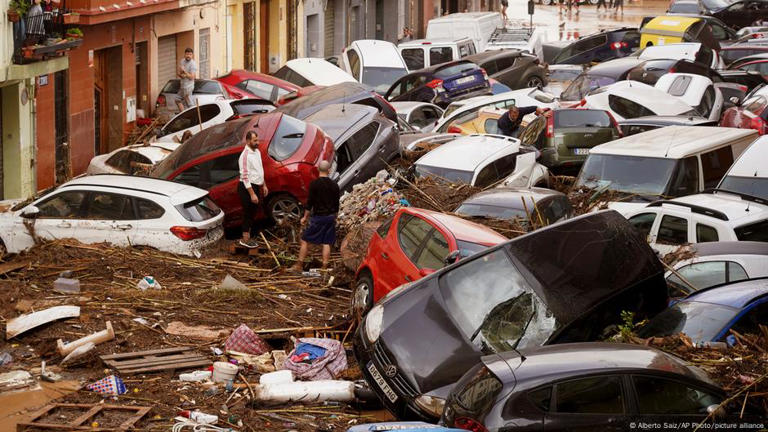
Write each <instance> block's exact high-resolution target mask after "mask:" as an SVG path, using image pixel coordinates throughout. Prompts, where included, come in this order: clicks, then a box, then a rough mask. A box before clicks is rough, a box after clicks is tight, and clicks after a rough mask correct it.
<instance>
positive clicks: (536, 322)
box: [440, 249, 555, 353]
mask: <svg viewBox="0 0 768 432" xmlns="http://www.w3.org/2000/svg"><path fill="white" fill-rule="evenodd" d="M479 289H481V290H482V291H481V292H479V291H478V290H479ZM440 293H441V295H442V296H443V299H444V300H445V304H446V307H447V309H448V313H449V314H450V315H451V316H452V317H453V319H454V322H455V323H456V325H457V327H458V328H459V330H460V331H461V332H462V333H463V334H464V337H466V338H467V340H469V341H470V342H472V343H473V344H475V345H476V346H477V347H478V348H480V349H481V350H482V351H484V352H487V353H490V352H501V351H509V350H513V349H515V348H517V347H518V346H520V347H525V346H526V345H538V344H541V343H543V342H544V341H545V340H546V339H547V337H548V336H549V334H550V333H551V331H552V330H553V329H554V328H555V320H554V318H552V317H550V316H548V314H547V311H546V308H545V307H544V305H543V304H542V303H541V301H540V300H539V298H538V296H536V294H535V293H534V292H533V289H532V288H531V287H530V286H529V285H528V282H527V281H526V280H525V278H524V277H523V276H522V275H521V274H520V273H519V272H518V271H517V268H516V267H515V266H514V264H512V261H510V259H509V257H508V256H507V253H506V252H505V251H504V249H497V250H495V251H493V252H491V253H488V254H485V255H483V256H482V257H479V258H475V259H473V260H471V261H469V262H466V263H464V264H463V265H460V266H458V267H454V268H453V269H452V270H451V271H448V272H445V273H443V276H442V277H441V278H440Z"/></svg>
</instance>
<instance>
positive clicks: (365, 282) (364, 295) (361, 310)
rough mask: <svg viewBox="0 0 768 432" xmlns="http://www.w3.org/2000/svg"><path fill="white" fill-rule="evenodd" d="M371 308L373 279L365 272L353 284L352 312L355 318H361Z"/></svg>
mask: <svg viewBox="0 0 768 432" xmlns="http://www.w3.org/2000/svg"><path fill="white" fill-rule="evenodd" d="M372 307H373V279H372V278H371V274H370V273H368V272H367V271H366V272H365V273H362V274H361V275H360V277H359V278H357V281H356V282H355V291H354V292H353V293H352V312H353V313H354V315H355V316H357V317H362V316H363V315H365V313H366V312H368V311H369V310H370V309H371V308H372Z"/></svg>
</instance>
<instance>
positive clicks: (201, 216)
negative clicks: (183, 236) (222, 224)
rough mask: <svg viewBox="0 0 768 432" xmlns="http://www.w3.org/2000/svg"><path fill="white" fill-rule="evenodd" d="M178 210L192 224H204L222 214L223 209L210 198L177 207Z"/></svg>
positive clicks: (199, 199)
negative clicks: (203, 222)
mask: <svg viewBox="0 0 768 432" xmlns="http://www.w3.org/2000/svg"><path fill="white" fill-rule="evenodd" d="M176 210H178V211H179V213H181V215H182V216H184V219H186V220H188V221H190V222H202V221H206V220H208V219H211V218H213V217H216V216H218V214H219V213H221V209H220V208H219V206H217V205H216V203H215V202H213V201H212V200H211V199H210V198H208V196H204V197H201V198H198V199H196V200H193V201H190V202H188V203H185V204H181V205H177V206H176Z"/></svg>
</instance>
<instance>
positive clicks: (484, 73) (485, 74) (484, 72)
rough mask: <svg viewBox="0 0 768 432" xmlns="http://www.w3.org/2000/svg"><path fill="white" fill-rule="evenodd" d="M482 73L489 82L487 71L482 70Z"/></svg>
mask: <svg viewBox="0 0 768 432" xmlns="http://www.w3.org/2000/svg"><path fill="white" fill-rule="evenodd" d="M480 72H482V73H483V78H484V79H485V80H486V81H488V72H486V71H485V69H483V68H480Z"/></svg>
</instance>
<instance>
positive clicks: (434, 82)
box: [427, 79, 443, 89]
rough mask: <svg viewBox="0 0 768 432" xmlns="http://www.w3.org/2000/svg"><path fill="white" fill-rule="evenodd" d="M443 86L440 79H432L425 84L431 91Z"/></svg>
mask: <svg viewBox="0 0 768 432" xmlns="http://www.w3.org/2000/svg"><path fill="white" fill-rule="evenodd" d="M442 85H443V80H441V79H433V80H432V81H430V82H428V83H427V87H429V88H431V89H436V88H438V87H440V86H442Z"/></svg>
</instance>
